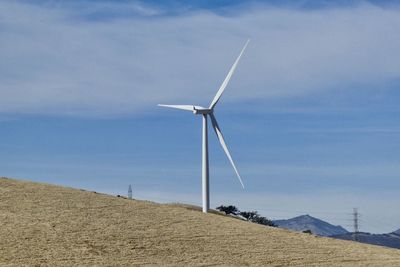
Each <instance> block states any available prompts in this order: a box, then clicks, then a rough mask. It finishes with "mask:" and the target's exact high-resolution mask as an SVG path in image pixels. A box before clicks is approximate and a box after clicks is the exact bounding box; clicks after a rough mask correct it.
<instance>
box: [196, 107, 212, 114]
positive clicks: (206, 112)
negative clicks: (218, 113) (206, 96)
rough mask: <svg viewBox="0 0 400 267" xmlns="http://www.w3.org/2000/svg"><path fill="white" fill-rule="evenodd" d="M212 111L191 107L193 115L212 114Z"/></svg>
mask: <svg viewBox="0 0 400 267" xmlns="http://www.w3.org/2000/svg"><path fill="white" fill-rule="evenodd" d="M213 111H214V110H213V109H210V108H203V107H195V106H194V107H193V113H194V114H196V115H199V114H200V115H207V114H211V113H213Z"/></svg>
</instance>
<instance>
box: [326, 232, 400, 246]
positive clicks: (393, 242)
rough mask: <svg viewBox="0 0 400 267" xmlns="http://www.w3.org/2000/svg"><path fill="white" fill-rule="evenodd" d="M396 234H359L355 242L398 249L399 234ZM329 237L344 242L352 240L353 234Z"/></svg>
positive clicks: (399, 242) (399, 244)
mask: <svg viewBox="0 0 400 267" xmlns="http://www.w3.org/2000/svg"><path fill="white" fill-rule="evenodd" d="M396 232H399V231H396ZM396 232H393V233H390V234H370V233H362V232H361V233H358V234H357V241H358V242H361V243H367V244H372V245H378V246H384V247H391V248H400V234H397V233H396ZM331 237H332V238H337V239H344V240H354V236H353V233H347V234H344V235H334V236H331Z"/></svg>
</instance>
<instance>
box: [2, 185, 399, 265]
mask: <svg viewBox="0 0 400 267" xmlns="http://www.w3.org/2000/svg"><path fill="white" fill-rule="evenodd" d="M0 203H1V204H0V221H1V227H0V236H1V238H0V265H2V266H3V265H7V266H21V265H28V266H71V265H76V266H85V265H86V266H94V265H96V266H98V265H102V266H116V265H117V266H118V265H119V266H132V265H146V264H147V265H163V266H165V265H170V266H177V265H178V266H188V265H197V266H198V265H228V266H235V265H236V266H246V265H252V266H255V265H258V266H266V265H270V266H271V265H272V266H278V265H285V266H287V265H296V266H299V265H301V266H310V265H325V266H366V265H370V266H400V250H397V249H388V248H383V247H378V246H372V245H366V244H360V243H355V242H351V241H343V240H335V239H331V238H323V237H317V236H314V235H309V234H302V233H296V232H291V231H288V230H284V229H277V228H270V227H265V226H262V225H257V224H253V223H249V222H245V221H241V220H237V219H233V218H230V217H228V216H221V215H218V214H203V213H201V212H199V211H196V210H193V209H190V208H185V207H179V206H173V205H161V204H156V203H152V202H147V201H137V200H128V199H124V198H118V197H114V196H109V195H103V194H97V193H94V192H87V191H83V190H76V189H71V188H65V187H59V186H53V185H47V184H39V183H32V182H24V181H17V180H12V179H5V178H0Z"/></svg>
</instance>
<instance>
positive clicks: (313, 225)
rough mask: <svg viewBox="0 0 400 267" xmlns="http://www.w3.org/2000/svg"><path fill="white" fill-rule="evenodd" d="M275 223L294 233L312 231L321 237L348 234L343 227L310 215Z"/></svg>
mask: <svg viewBox="0 0 400 267" xmlns="http://www.w3.org/2000/svg"><path fill="white" fill-rule="evenodd" d="M274 223H275V224H276V225H277V226H279V227H281V228H285V229H290V230H294V231H300V232H301V231H305V230H311V232H312V233H313V234H316V235H320V236H331V235H341V234H346V233H348V232H347V231H346V229H344V228H343V227H341V226H339V225H338V226H335V225H332V224H330V223H327V222H325V221H322V220H320V219H317V218H314V217H312V216H310V215H301V216H298V217H294V218H291V219H288V220H276V221H274Z"/></svg>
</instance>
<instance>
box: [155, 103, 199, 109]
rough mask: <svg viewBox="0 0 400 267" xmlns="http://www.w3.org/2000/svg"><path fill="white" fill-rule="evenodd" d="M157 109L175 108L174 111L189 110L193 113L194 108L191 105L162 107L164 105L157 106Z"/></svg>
mask: <svg viewBox="0 0 400 267" xmlns="http://www.w3.org/2000/svg"><path fill="white" fill-rule="evenodd" d="M158 106H159V107H165V108H176V109H183V110H189V111H193V110H194V109H195V106H192V105H164V104H158Z"/></svg>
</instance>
